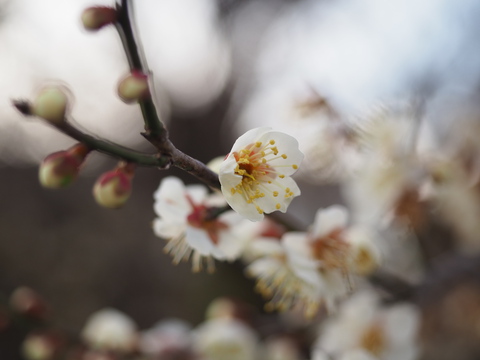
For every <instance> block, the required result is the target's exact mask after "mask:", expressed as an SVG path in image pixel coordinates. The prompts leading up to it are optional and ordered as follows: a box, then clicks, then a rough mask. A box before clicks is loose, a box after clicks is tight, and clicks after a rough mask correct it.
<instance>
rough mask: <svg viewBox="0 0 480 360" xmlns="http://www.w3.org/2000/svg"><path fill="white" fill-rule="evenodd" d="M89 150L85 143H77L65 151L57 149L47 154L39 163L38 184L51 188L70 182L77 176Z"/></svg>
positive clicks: (60, 186)
mask: <svg viewBox="0 0 480 360" xmlns="http://www.w3.org/2000/svg"><path fill="white" fill-rule="evenodd" d="M89 151H90V150H89V149H88V148H87V147H86V146H85V145H83V144H77V145H75V146H73V147H72V148H70V149H69V150H67V151H58V152H56V153H53V154H50V155H49V156H47V157H46V158H45V159H44V160H43V161H42V163H41V164H40V169H39V172H38V178H39V180H40V184H41V185H42V186H44V187H46V188H51V189H58V188H62V187H65V186H67V185H69V184H71V183H72V182H73V180H75V179H76V178H77V176H78V173H79V172H80V167H81V166H82V164H83V162H84V160H85V158H86V156H87V154H88V153H89Z"/></svg>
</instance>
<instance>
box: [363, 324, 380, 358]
mask: <svg viewBox="0 0 480 360" xmlns="http://www.w3.org/2000/svg"><path fill="white" fill-rule="evenodd" d="M386 342H387V339H386V338H385V334H384V333H383V331H382V328H381V326H380V325H378V324H373V325H371V326H370V327H369V328H368V329H367V330H366V331H365V332H364V333H363V335H362V338H361V340H360V346H361V347H362V348H364V349H365V350H368V351H369V352H370V353H372V354H373V355H375V356H380V355H381V354H382V352H383V350H384V349H385V346H386Z"/></svg>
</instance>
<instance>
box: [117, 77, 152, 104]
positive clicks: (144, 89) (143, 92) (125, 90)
mask: <svg viewBox="0 0 480 360" xmlns="http://www.w3.org/2000/svg"><path fill="white" fill-rule="evenodd" d="M118 96H120V98H121V99H122V100H123V101H124V102H125V103H127V104H128V103H133V102H136V101H139V100H142V99H146V98H148V97H149V96H150V90H149V88H148V77H147V75H145V74H144V73H142V72H140V71H135V70H134V71H132V72H131V73H130V74H128V75H127V76H125V77H124V78H123V79H122V80H120V83H119V84H118Z"/></svg>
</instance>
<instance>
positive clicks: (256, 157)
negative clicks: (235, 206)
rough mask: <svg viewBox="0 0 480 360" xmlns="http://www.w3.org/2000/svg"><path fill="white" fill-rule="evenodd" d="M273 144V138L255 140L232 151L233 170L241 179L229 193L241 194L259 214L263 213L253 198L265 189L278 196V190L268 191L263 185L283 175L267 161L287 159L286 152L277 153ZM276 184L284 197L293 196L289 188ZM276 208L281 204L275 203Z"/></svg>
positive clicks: (295, 166) (257, 197) (258, 196)
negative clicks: (234, 164)
mask: <svg viewBox="0 0 480 360" xmlns="http://www.w3.org/2000/svg"><path fill="white" fill-rule="evenodd" d="M274 145H275V140H270V141H268V142H265V143H263V142H261V141H257V142H255V143H252V144H249V145H247V146H246V147H245V148H244V149H242V150H240V151H239V152H234V153H233V155H234V156H235V160H236V162H237V166H236V167H235V170H234V172H235V174H236V175H240V176H241V177H242V181H241V182H240V183H239V184H238V185H237V186H235V187H232V188H231V189H230V190H231V193H232V194H235V193H238V194H241V195H243V196H244V197H245V199H246V201H247V203H248V204H252V203H253V204H254V205H255V207H256V209H257V211H258V212H259V213H260V214H263V212H264V211H263V209H261V208H260V207H259V206H258V205H257V204H256V203H255V200H257V199H260V198H262V197H264V196H265V191H268V192H269V193H271V195H272V196H273V197H277V196H279V192H278V191H270V190H269V189H268V188H266V187H265V186H264V185H265V184H272V183H275V179H276V178H277V177H279V178H282V179H283V178H284V177H285V175H283V174H279V173H278V172H277V170H276V169H275V168H273V167H272V166H271V165H270V164H269V163H268V162H269V161H272V160H275V159H279V158H282V159H287V155H286V154H281V155H279V151H278V148H277V147H276V146H274ZM282 166H285V165H282ZM286 166H292V167H293V168H294V169H297V168H298V166H297V165H296V164H294V165H286ZM276 186H279V187H280V188H281V189H283V190H284V191H285V198H288V197H291V196H294V194H293V192H292V191H290V189H289V188H284V187H283V186H281V185H279V184H276ZM276 208H277V209H280V208H281V204H280V203H277V204H276Z"/></svg>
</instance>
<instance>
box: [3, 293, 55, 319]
mask: <svg viewBox="0 0 480 360" xmlns="http://www.w3.org/2000/svg"><path fill="white" fill-rule="evenodd" d="M10 306H11V307H12V309H13V311H15V312H16V313H18V314H20V315H23V316H26V317H29V318H32V319H36V320H44V319H45V318H46V316H47V305H46V303H45V301H44V300H43V298H42V297H41V296H40V295H39V294H38V293H36V292H35V291H33V290H32V289H30V288H28V287H24V286H22V287H19V288H17V289H15V291H14V292H13V293H12V295H11V297H10Z"/></svg>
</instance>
